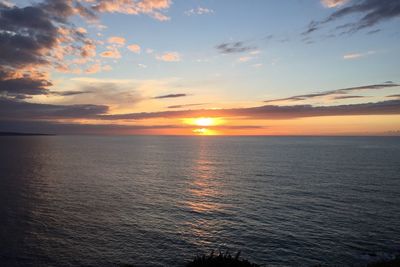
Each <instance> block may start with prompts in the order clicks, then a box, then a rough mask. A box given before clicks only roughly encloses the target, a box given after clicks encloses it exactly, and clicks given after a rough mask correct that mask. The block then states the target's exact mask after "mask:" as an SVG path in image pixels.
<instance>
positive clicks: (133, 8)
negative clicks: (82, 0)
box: [92, 0, 172, 21]
mask: <svg viewBox="0 0 400 267" xmlns="http://www.w3.org/2000/svg"><path fill="white" fill-rule="evenodd" d="M92 2H94V4H93V5H92V8H93V10H95V11H97V12H102V13H103V12H107V13H123V14H134V15H139V14H146V15H149V16H150V17H153V18H154V19H157V20H159V21H166V20H169V19H170V18H169V17H168V16H166V15H164V14H163V13H162V11H165V10H167V9H168V8H169V7H170V6H171V3H172V2H171V1H170V0H141V1H137V0H113V1H104V0H93V1H92Z"/></svg>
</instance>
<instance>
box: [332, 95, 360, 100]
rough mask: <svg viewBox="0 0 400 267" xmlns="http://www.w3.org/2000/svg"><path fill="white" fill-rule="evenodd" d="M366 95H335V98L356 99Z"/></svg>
mask: <svg viewBox="0 0 400 267" xmlns="http://www.w3.org/2000/svg"><path fill="white" fill-rule="evenodd" d="M365 97H366V96H362V95H339V96H335V97H334V99H337V100H341V99H354V98H365Z"/></svg>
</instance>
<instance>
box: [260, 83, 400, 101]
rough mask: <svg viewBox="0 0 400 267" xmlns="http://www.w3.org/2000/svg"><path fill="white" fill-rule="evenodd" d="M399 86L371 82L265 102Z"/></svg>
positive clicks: (304, 98) (296, 99)
mask: <svg viewBox="0 0 400 267" xmlns="http://www.w3.org/2000/svg"><path fill="white" fill-rule="evenodd" d="M397 86H400V84H396V83H393V82H386V83H381V84H370V85H364V86H357V87H348V88H342V89H336V90H330V91H324V92H320V93H312V94H304V95H295V96H291V97H286V98H278V99H271V100H266V101H264V102H265V103H272V102H280V101H300V100H307V99H311V98H316V97H322V96H332V95H338V94H339V95H343V94H348V93H352V92H356V91H364V90H380V89H385V88H391V87H397ZM336 99H339V98H336ZM342 99H344V98H342Z"/></svg>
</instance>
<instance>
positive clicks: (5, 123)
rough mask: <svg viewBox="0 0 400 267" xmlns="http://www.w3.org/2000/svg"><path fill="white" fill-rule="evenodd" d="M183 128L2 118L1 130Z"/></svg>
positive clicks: (57, 131)
mask: <svg viewBox="0 0 400 267" xmlns="http://www.w3.org/2000/svg"><path fill="white" fill-rule="evenodd" d="M173 128H181V126H175V125H117V124H78V123H59V122H51V121H9V120H0V132H18V133H45V134H120V135H123V134H135V133H139V131H143V130H155V129H173Z"/></svg>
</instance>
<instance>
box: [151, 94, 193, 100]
mask: <svg viewBox="0 0 400 267" xmlns="http://www.w3.org/2000/svg"><path fill="white" fill-rule="evenodd" d="M185 96H187V94H167V95H159V96H154V97H152V98H153V99H163V98H177V97H185Z"/></svg>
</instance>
